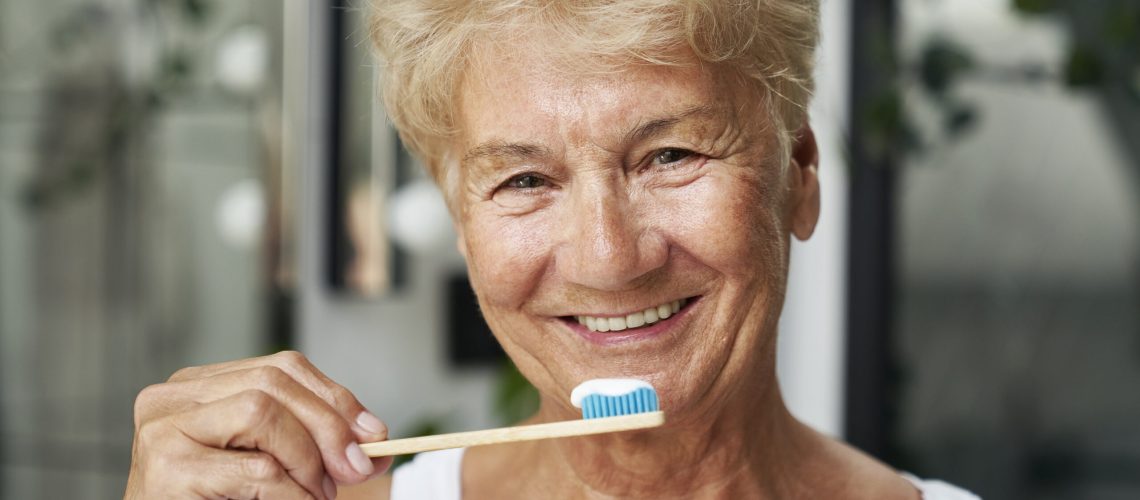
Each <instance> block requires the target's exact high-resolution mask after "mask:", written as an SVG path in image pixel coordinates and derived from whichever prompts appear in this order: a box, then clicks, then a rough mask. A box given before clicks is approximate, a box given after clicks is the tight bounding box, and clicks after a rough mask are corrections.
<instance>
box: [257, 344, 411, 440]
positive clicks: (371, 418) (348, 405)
mask: <svg viewBox="0 0 1140 500" xmlns="http://www.w3.org/2000/svg"><path fill="white" fill-rule="evenodd" d="M267 361H268V362H269V363H271V364H272V365H273V366H276V367H278V368H280V369H281V370H283V371H284V372H285V373H288V374H289V375H290V376H292V377H293V379H294V380H296V381H297V382H299V383H300V384H301V385H303V386H305V387H306V388H308V389H309V390H310V391H312V392H313V393H314V394H316V395H317V396H318V397H320V398H321V399H323V400H324V401H325V402H326V403H328V404H329V406H331V407H333V408H335V409H336V411H337V413H340V415H341V416H342V417H344V419H345V420H347V421H349V422H351V423H352V424H353V425H352V427H353V429H352V430H353V432H354V433H356V437H357V439H358V440H360V441H363V442H370V441H382V440H384V439H388V426H386V425H384V422H382V421H381V420H380V419H379V418H376V416H375V415H373V414H372V413H371V412H369V411H368V410H366V409H365V408H364V405H363V404H361V403H360V401H359V400H358V399H356V396H354V395H353V394H352V392H351V391H349V390H348V389H345V388H344V386H342V385H340V384H338V383H336V382H333V380H332V379H331V378H329V377H328V376H327V375H325V374H324V372H322V371H321V370H319V369H318V368H317V367H316V366H315V365H313V364H312V362H310V361H309V359H308V358H306V357H305V356H304V355H302V354H301V353H299V352H297V351H282V352H279V353H277V354H274V355H272V356H269V357H268V359H267Z"/></svg>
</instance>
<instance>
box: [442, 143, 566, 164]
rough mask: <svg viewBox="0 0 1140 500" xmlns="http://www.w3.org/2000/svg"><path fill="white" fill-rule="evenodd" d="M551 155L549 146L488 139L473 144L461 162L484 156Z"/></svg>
mask: <svg viewBox="0 0 1140 500" xmlns="http://www.w3.org/2000/svg"><path fill="white" fill-rule="evenodd" d="M549 156H552V153H551V151H550V148H547V147H545V146H539V145H537V144H525V143H517V142H505V141H502V140H497V139H494V140H490V141H487V142H484V143H483V144H480V145H478V146H475V147H474V148H471V149H470V150H468V151H467V153H466V154H464V155H463V163H464V164H467V163H469V162H471V161H474V160H480V159H484V158H512V159H516V160H530V159H534V158H541V157H549Z"/></svg>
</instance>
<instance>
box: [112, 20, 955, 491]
mask: <svg viewBox="0 0 1140 500" xmlns="http://www.w3.org/2000/svg"><path fill="white" fill-rule="evenodd" d="M373 11H374V12H373V23H372V36H373V40H374V41H375V44H376V46H377V48H378V52H379V54H380V56H381V58H382V60H383V62H384V66H383V68H384V91H383V92H384V100H385V102H386V104H387V108H388V110H389V112H390V114H391V118H392V120H393V122H394V123H395V124H396V127H397V128H398V129H399V131H400V133H401V136H402V137H403V139H404V141H405V142H406V143H407V144H408V145H409V146H410V147H411V148H412V149H413V151H415V153H416V154H418V156H419V157H420V159H422V160H423V163H424V164H425V165H426V167H427V169H428V170H429V172H430V173H431V174H432V176H433V177H434V179H435V180H436V182H437V183H438V184H439V186H440V188H441V189H442V191H443V192H444V193H445V197H446V199H447V201H448V203H449V206H450V209H451V212H452V214H453V216H454V219H455V227H456V230H457V233H458V237H459V241H458V245H459V250H460V252H461V253H462V254H463V255H464V257H465V258H466V262H467V266H468V270H469V272H470V277H471V283H472V286H473V287H474V289H475V292H476V295H477V296H478V298H479V304H480V306H481V308H482V311H483V314H484V316H485V318H486V320H487V323H488V324H489V325H490V327H491V330H492V331H494V333H495V335H496V336H497V338H498V340H499V341H500V342H501V344H502V345H503V348H504V349H505V350H506V352H507V353H508V354H509V355H510V357H511V359H512V360H513V361H514V362H515V363H516V364H517V365H518V367H519V369H520V370H521V371H522V373H523V374H524V375H525V376H526V377H527V379H529V380H530V381H531V382H532V383H533V384H534V385H535V386H536V387H537V388H538V390H539V392H540V393H541V395H542V403H541V406H540V409H539V410H538V412H537V413H536V414H535V415H534V416H533V417H531V419H530V422H532V423H540V422H552V421H559V420H569V419H575V418H580V413H578V411H577V410H575V409H574V408H572V407H571V405H570V404H569V402H568V399H569V398H568V396H569V393H570V390H571V389H572V388H573V387H574V386H575V385H577V384H578V383H580V382H582V381H583V380H586V379H591V378H601V377H614V376H620V377H632V378H639V379H643V380H646V381H649V382H650V383H652V385H653V386H654V387H655V388H656V389H657V391H658V393H659V394H660V399H661V401H662V409H663V410H664V411H665V412H666V414H667V415H668V421H667V423H666V424H665V426H663V427H660V428H656V429H651V430H644V431H636V432H628V433H617V434H607V435H599V436H592V437H580V438H573V439H561V440H547V441H533V442H528V443H521V444H510V445H496V446H486V447H478V448H472V449H470V450H467V451H466V452H464V451H463V450H458V451H454V450H453V451H445V452H435V453H430V454H425V455H421V456H420V457H418V458H417V459H416V461H415V462H413V463H412V464H410V465H408V466H405V467H404V468H401V469H400V470H397V471H396V472H395V475H394V476H385V475H382V474H383V473H384V472H385V470H386V469H387V466H388V464H389V463H390V461H387V460H384V459H374V460H370V459H368V458H367V457H365V455H364V454H363V453H362V452H361V449H360V447H359V446H358V445H357V444H356V443H358V442H365V441H375V440H380V439H384V438H386V429H385V427H384V425H383V424H382V423H381V421H380V420H379V419H377V418H376V417H375V416H374V415H373V414H372V413H370V412H368V411H366V410H365V409H364V408H363V407H362V406H361V404H360V403H359V402H358V401H357V400H356V398H355V397H353V396H352V395H351V394H350V393H349V392H348V391H347V390H345V389H344V388H343V387H341V386H339V385H337V384H336V383H334V382H333V381H331V380H329V379H328V378H327V377H325V376H324V375H323V374H321V373H320V372H319V371H318V370H317V369H316V368H315V367H313V366H312V365H311V364H309V363H308V362H307V361H306V360H305V359H304V357H302V356H301V355H299V354H297V353H282V354H279V355H275V356H269V357H266V358H258V359H250V360H242V361H236V362H231V363H224V364H221V365H214V366H206V367H197V368H188V369H185V370H182V371H179V372H178V373H176V374H175V375H174V376H173V377H171V379H170V380H169V381H168V382H166V383H164V384H159V385H156V386H152V387H150V388H147V389H146V390H144V391H143V393H142V394H140V395H139V397H138V401H137V403H136V424H137V433H136V437H135V443H134V458H133V465H132V469H131V476H130V480H129V484H128V491H127V494H128V495H127V496H128V497H133V498H158V497H166V496H178V497H183V496H200V497H211V498H212V497H231V498H333V497H334V496H336V494H337V487H338V485H339V486H340V487H341V491H340V493H341V496H342V498H344V497H348V496H351V497H352V498H388V497H389V495H391V496H392V497H395V498H459V496H460V494H462V496H463V497H466V498H583V497H590V498H609V497H623V498H624V497H631V498H679V497H680V498H690V497H715V498H812V499H816V498H819V499H824V498H826V499H832V498H836V499H838V498H851V499H919V498H923V497H925V498H928V499H938V498H941V499H957V498H962V499H965V498H974V497H973V496H972V495H969V494H968V493H965V492H962V491H961V490H957V489H955V488H952V487H949V486H946V485H944V484H941V483H936V482H924V481H920V480H917V479H915V478H913V477H909V476H904V475H901V474H900V473H899V472H897V471H894V470H892V469H890V468H889V467H887V466H885V465H883V464H881V463H879V462H876V461H875V460H873V459H871V458H869V457H867V456H866V455H864V454H862V453H860V452H858V451H856V450H854V449H852V448H850V447H848V446H846V445H844V444H842V443H840V442H837V441H835V440H832V439H829V438H827V437H825V436H823V435H821V434H819V433H817V432H815V431H814V430H812V429H810V428H808V427H807V426H805V425H804V424H802V423H800V422H798V421H797V420H796V419H795V418H793V417H792V415H790V414H789V413H788V410H787V409H786V408H785V406H784V403H783V401H782V399H781V396H780V391H779V386H778V384H777V381H776V367H775V363H776V332H777V324H778V321H777V320H778V316H779V313H780V310H781V306H782V304H783V298H784V290H785V285H786V279H787V275H788V254H789V244H790V237H791V236H795V237H796V238H798V239H801V240H802V239H806V238H808V237H809V236H811V234H812V231H813V230H814V227H815V224H816V220H817V218H818V216H819V203H820V199H819V182H818V177H817V170H816V169H817V159H818V157H817V151H816V144H815V140H814V138H813V135H812V131H811V128H810V127H809V126H808V122H807V118H806V113H805V108H806V105H807V102H808V100H809V96H810V94H811V88H812V76H811V75H812V59H813V53H814V47H815V44H816V39H817V30H818V28H817V22H818V20H817V17H818V2H817V1H815V0H750V1H743V0H736V1H730V0H706V1H697V0H688V1H686V0H675V1H670V0H623V1H620V2H618V1H575V2H555V1H552V0H546V1H525V0H501V1H496V0H480V1H467V0H450V1H448V0H407V1H391V2H381V3H378V4H377V5H376V6H375V7H374V8H373ZM380 410H382V409H380ZM370 478H371V480H370Z"/></svg>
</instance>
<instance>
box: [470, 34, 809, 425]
mask: <svg viewBox="0 0 1140 500" xmlns="http://www.w3.org/2000/svg"><path fill="white" fill-rule="evenodd" d="M485 55H486V56H487V57H483V58H481V59H479V60H476V61H475V62H473V63H472V66H471V67H470V68H469V71H468V72H467V74H466V78H465V80H464V81H463V82H462V83H461V86H460V105H459V117H458V125H459V130H460V136H459V138H458V140H457V141H456V144H455V149H454V150H453V151H452V154H453V155H454V157H455V158H457V159H458V160H459V167H458V168H459V169H460V172H459V176H458V177H457V179H458V181H457V183H458V184H457V186H456V189H455V190H454V193H453V194H452V196H454V198H453V199H452V203H453V205H454V208H455V211H456V214H457V228H458V231H459V234H460V241H459V246H460V251H461V252H462V253H463V254H464V255H465V257H466V259H467V264H468V267H469V270H470V276H471V282H472V284H473V287H474V289H475V291H476V293H477V295H478V297H479V303H480V306H481V307H482V311H483V314H484V316H485V317H486V319H487V322H488V323H489V324H490V326H491V329H492V330H493V331H494V332H495V335H496V336H497V337H498V339H499V341H500V342H501V343H502V344H503V346H504V348H505V349H506V351H507V352H508V353H509V354H510V356H511V357H512V359H513V360H514V361H515V362H516V364H518V365H519V368H520V369H521V370H522V372H523V373H524V374H525V375H526V376H527V378H528V379H530V380H531V381H532V382H533V383H534V384H535V385H536V386H537V387H538V388H539V389H540V391H541V392H542V393H543V395H544V397H547V398H548V399H550V400H552V401H546V404H549V403H556V404H558V405H562V406H564V407H565V408H569V402H568V400H569V397H568V395H569V392H570V389H572V388H573V387H574V386H575V385H577V384H579V383H580V382H582V381H584V380H586V379H590V378H599V377H636V378H641V379H645V380H647V381H649V382H650V383H652V384H653V385H654V386H655V387H656V388H657V390H658V392H659V394H660V395H661V401H662V406H663V407H664V409H665V410H667V411H671V412H679V411H684V410H692V409H695V408H697V406H696V405H699V404H700V403H701V402H702V401H705V402H709V401H716V400H719V399H723V396H724V395H726V394H729V393H730V392H731V391H732V390H734V389H738V388H740V387H743V386H745V385H747V384H755V383H763V382H767V381H768V380H767V379H768V378H770V376H764V373H768V374H770V375H774V369H773V367H772V366H771V361H769V359H771V358H772V356H769V355H768V354H769V353H770V352H771V350H772V348H773V346H772V343H773V340H774V336H775V331H776V328H775V325H776V320H777V316H778V314H779V311H780V308H781V305H782V300H783V292H784V280H785V277H786V274H787V272H786V269H787V254H788V244H789V241H788V240H789V239H788V234H789V232H795V233H796V234H797V235H799V236H802V237H806V236H807V235H810V233H811V229H812V228H813V227H814V224H815V218H816V215H817V213H818V197H817V195H816V193H817V190H816V184H815V176H814V169H813V168H799V167H798V166H797V165H796V164H794V163H793V164H791V165H790V166H789V167H788V168H787V169H783V168H781V167H779V166H775V165H772V163H773V162H765V158H766V157H768V156H769V155H770V154H771V153H772V148H773V147H775V140H774V136H773V134H772V131H771V129H769V128H768V127H767V125H768V124H767V122H766V119H765V116H766V115H765V114H764V113H763V112H762V111H761V109H762V108H761V103H760V101H759V100H758V98H757V97H755V96H752V95H750V94H749V93H746V92H744V91H742V89H740V88H738V86H736V85H733V84H732V83H730V81H731V79H729V78H723V77H722V75H718V74H717V73H715V72H713V71H711V70H709V69H707V68H704V67H701V66H699V65H696V64H693V65H691V66H688V67H656V66H648V65H639V66H633V65H631V66H630V67H629V68H628V69H627V70H625V71H622V72H620V73H609V74H592V75H583V74H574V73H571V72H568V71H565V69H564V68H563V67H560V66H559V65H558V64H557V63H555V62H553V61H550V60H546V59H544V58H543V57H542V56H539V55H534V54H528V53H527V52H526V51H521V50H516V51H509V50H501V51H498V52H496V53H493V54H485ZM491 61H493V64H492V63H491ZM812 148H814V145H813V146H812ZM811 154H812V155H814V149H813V150H812V151H811ZM811 161H812V162H813V163H814V159H812V160H811ZM785 170H786V172H785ZM813 197H814V205H813ZM805 230H806V233H805V232H804V231H805ZM801 233H803V234H801ZM677 302H680V303H681V304H680V305H681V307H680V308H679V310H677V312H673V311H674V310H675V307H674V305H673V304H674V303H677ZM666 316H668V317H667V318H666ZM583 323H585V324H583ZM604 330H609V331H604Z"/></svg>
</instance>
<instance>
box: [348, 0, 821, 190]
mask: <svg viewBox="0 0 1140 500" xmlns="http://www.w3.org/2000/svg"><path fill="white" fill-rule="evenodd" d="M372 3H373V7H372V9H371V18H370V21H369V33H370V37H371V39H372V42H373V45H374V48H375V49H376V53H377V56H378V58H379V60H380V64H381V72H382V73H381V74H382V77H381V78H382V81H381V87H382V90H381V93H382V96H383V100H384V105H385V107H386V108H387V111H388V115H389V117H390V119H391V120H392V122H393V123H394V124H395V126H396V129H397V130H398V131H399V133H400V137H401V139H403V141H404V143H405V144H406V145H407V146H408V148H409V149H410V150H411V151H412V152H413V153H414V154H416V155H418V156H419V157H420V159H421V160H422V161H423V162H424V164H425V165H426V167H427V169H428V171H429V173H430V174H431V175H432V177H434V178H435V179H436V182H437V183H439V184H441V186H442V187H444V189H445V191H449V190H450V189H449V188H450V187H451V186H449V184H450V183H451V182H450V181H451V180H452V179H453V178H454V175H455V172H450V173H449V172H444V171H442V170H444V167H443V165H444V164H445V163H451V162H449V161H445V158H444V156H445V155H446V153H447V149H448V142H449V140H450V139H451V138H453V137H454V136H455V134H456V133H457V130H456V126H455V116H456V95H457V93H458V92H457V90H458V85H459V82H461V80H462V72H463V70H464V68H465V67H466V63H467V62H468V61H469V60H470V59H471V57H472V55H473V51H474V44H475V43H476V42H478V41H510V39H509V38H508V39H507V40H504V37H510V36H519V35H520V34H521V33H522V32H523V31H525V30H526V29H527V28H528V27H529V28H538V29H544V30H550V32H553V33H554V34H556V35H557V36H558V38H557V39H558V40H559V44H558V46H557V47H558V50H566V51H568V52H572V53H573V54H569V55H589V56H598V57H596V59H595V60H597V61H599V63H602V62H603V61H606V60H608V61H613V62H617V63H618V64H620V63H621V62H624V63H626V64H628V63H630V62H644V63H650V64H666V65H676V64H683V63H684V61H681V60H677V57H676V56H675V54H677V52H678V49H685V48H687V49H689V51H691V53H693V54H695V55H696V56H697V57H698V58H699V59H700V60H701V61H703V62H705V63H708V64H712V65H716V66H720V67H725V68H727V69H729V70H732V71H735V72H736V73H737V74H738V75H740V76H743V77H745V81H746V82H752V83H754V84H755V85H756V89H757V90H758V91H759V92H761V96H762V98H763V101H762V102H764V103H766V108H767V114H768V119H769V121H770V122H771V126H772V128H773V129H774V130H775V133H776V137H775V139H776V141H777V145H778V147H777V151H776V154H777V155H779V158H781V159H782V162H783V163H786V162H787V158H788V155H789V154H790V148H791V146H790V145H791V142H792V139H793V138H792V134H793V133H795V132H796V131H797V130H799V129H800V127H801V126H803V124H804V123H805V122H806V107H807V104H808V101H809V100H810V98H811V92H812V87H813V82H812V70H813V67H814V58H815V55H814V53H815V46H816V43H817V41H818V38H819V0H571V1H557V0H373V1H372ZM597 69H598V68H591V69H590V70H597ZM608 69H614V68H608Z"/></svg>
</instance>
